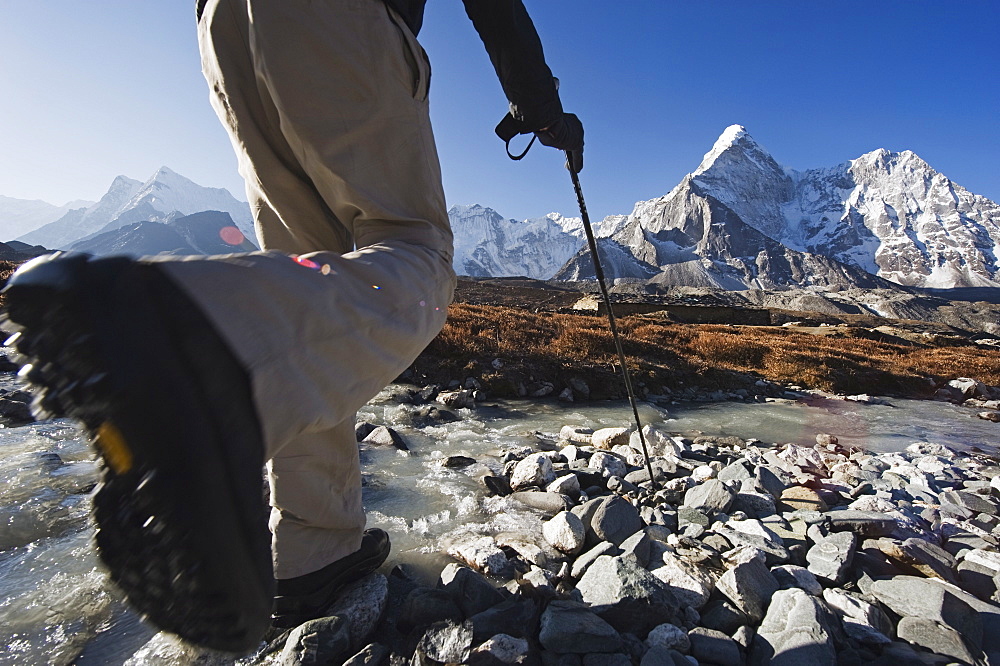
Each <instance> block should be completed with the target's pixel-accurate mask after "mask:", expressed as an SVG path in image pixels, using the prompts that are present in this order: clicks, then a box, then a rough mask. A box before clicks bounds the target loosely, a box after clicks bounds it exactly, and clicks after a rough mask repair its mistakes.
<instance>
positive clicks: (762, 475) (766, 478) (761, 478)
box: [754, 465, 788, 499]
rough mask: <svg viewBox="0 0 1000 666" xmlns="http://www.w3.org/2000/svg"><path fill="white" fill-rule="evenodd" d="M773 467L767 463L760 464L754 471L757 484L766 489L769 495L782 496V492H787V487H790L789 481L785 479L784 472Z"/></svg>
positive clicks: (775, 497) (776, 497)
mask: <svg viewBox="0 0 1000 666" xmlns="http://www.w3.org/2000/svg"><path fill="white" fill-rule="evenodd" d="M779 473H780V471H779V472H776V471H775V470H773V469H771V468H770V467H769V466H767V465H758V466H757V470H756V471H755V472H754V476H755V478H756V479H757V485H759V486H760V487H761V488H763V489H764V491H765V492H767V494H768V495H770V496H771V497H773V498H774V499H778V498H780V497H781V493H783V492H785V488H787V487H788V483H787V482H786V481H785V480H784V478H783V477H784V473H780V474H781V476H779Z"/></svg>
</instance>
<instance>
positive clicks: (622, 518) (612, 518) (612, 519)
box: [590, 454, 644, 546]
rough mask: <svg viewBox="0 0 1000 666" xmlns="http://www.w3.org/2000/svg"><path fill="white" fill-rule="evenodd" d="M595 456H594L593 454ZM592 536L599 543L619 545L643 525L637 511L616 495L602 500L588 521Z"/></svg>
mask: <svg viewBox="0 0 1000 666" xmlns="http://www.w3.org/2000/svg"><path fill="white" fill-rule="evenodd" d="M595 455H596V454H595ZM590 527H591V529H592V530H593V532H594V535H595V536H596V537H597V538H598V539H599V540H601V541H610V542H611V543H613V544H615V545H616V546H617V545H621V543H622V542H623V541H625V539H627V538H629V537H630V536H632V535H633V534H635V533H636V532H638V531H639V530H641V529H642V528H643V527H644V525H643V523H642V518H641V517H640V516H639V511H638V509H636V508H635V507H634V506H632V505H631V504H629V503H628V502H626V501H625V500H624V499H622V498H621V497H619V496H617V495H612V496H610V497H606V498H604V500H603V501H602V502H601V503H600V504H599V505H598V507H597V510H596V511H595V512H594V515H593V517H592V518H591V521H590Z"/></svg>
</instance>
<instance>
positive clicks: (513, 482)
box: [510, 453, 556, 490]
mask: <svg viewBox="0 0 1000 666" xmlns="http://www.w3.org/2000/svg"><path fill="white" fill-rule="evenodd" d="M555 478H556V474H555V472H554V471H553V470H552V459H551V458H549V457H548V456H547V455H545V454H544V453H533V454H531V455H530V456H527V457H526V458H524V459H523V460H521V461H520V462H518V463H517V465H516V466H515V467H514V471H513V472H511V475H510V486H511V488H513V489H514V490H519V489H521V488H527V487H528V486H538V487H539V488H544V487H545V486H546V484H549V483H552V482H553V481H555Z"/></svg>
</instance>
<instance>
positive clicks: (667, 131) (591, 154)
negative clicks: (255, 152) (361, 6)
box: [0, 0, 1000, 219]
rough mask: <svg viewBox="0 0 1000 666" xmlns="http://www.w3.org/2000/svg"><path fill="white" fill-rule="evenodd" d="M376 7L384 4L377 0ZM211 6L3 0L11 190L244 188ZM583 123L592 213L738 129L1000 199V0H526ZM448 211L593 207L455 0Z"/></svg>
mask: <svg viewBox="0 0 1000 666" xmlns="http://www.w3.org/2000/svg"><path fill="white" fill-rule="evenodd" d="M373 1H374V0H373ZM193 4H194V2H193V0H192V1H190V2H189V1H187V0H166V1H156V2H146V1H136V0H129V1H124V0H121V1H119V0H88V1H87V2H80V1H79V0H44V1H43V2H34V3H32V2H18V3H14V2H4V3H0V90H2V91H3V101H2V102H0V195H6V196H11V197H16V198H22V199H43V200H45V201H49V202H50V203H56V204H62V203H65V202H66V201H68V200H72V199H97V198H99V197H100V196H101V195H102V194H103V193H104V192H105V191H106V190H107V187H108V185H110V183H111V181H112V180H113V178H114V177H115V176H116V175H118V174H124V175H128V176H130V177H132V178H137V179H140V180H142V179H145V178H147V177H148V176H149V175H151V174H152V173H153V172H154V171H155V170H156V169H157V168H158V167H160V166H162V165H166V166H169V167H170V168H172V169H174V170H175V171H177V172H179V173H181V174H183V175H185V176H187V177H189V178H191V179H192V180H194V181H196V182H198V183H200V184H202V185H207V186H213V187H226V188H228V189H229V190H230V191H232V192H233V193H234V194H236V195H237V196H239V197H241V198H242V186H241V181H240V179H239V176H238V174H237V173H236V168H235V159H234V158H233V157H232V154H231V148H230V146H229V142H228V139H227V138H226V136H225V134H224V133H223V131H222V129H221V127H220V126H219V124H218V121H217V120H216V119H215V116H214V114H213V113H212V111H211V109H210V107H209V104H208V101H207V90H206V87H205V83H204V80H203V79H202V77H201V74H200V69H199V59H198V55H197V45H196V41H195V29H194V11H193ZM526 5H527V7H528V9H529V12H530V13H531V15H532V17H533V18H534V20H535V24H536V26H537V27H538V30H539V33H540V34H541V36H542V40H543V43H544V45H545V49H546V55H547V58H548V60H549V64H550V66H551V67H552V69H553V71H554V73H555V74H556V75H557V76H558V77H559V78H560V79H561V81H562V88H561V91H562V96H563V102H564V106H565V107H566V109H567V110H569V111H573V112H575V113H577V114H578V115H579V116H580V117H581V118H582V120H583V122H584V125H585V128H586V131H587V149H586V167H585V169H584V172H583V174H582V180H583V187H584V191H585V193H586V195H587V200H588V205H589V208H590V212H591V215H592V216H593V217H594V218H597V219H599V218H601V217H603V216H605V215H609V214H613V213H628V212H630V211H631V209H632V205H633V204H634V203H635V202H636V201H638V200H644V199H650V198H653V197H656V196H660V195H662V194H665V193H666V192H667V191H669V190H670V189H671V188H672V187H673V186H674V185H675V184H677V182H678V181H679V180H680V179H681V178H682V177H683V176H684V174H686V173H688V172H690V171H692V170H693V169H694V168H695V167H696V166H697V165H698V162H699V161H700V160H701V157H702V155H703V154H704V153H705V152H707V151H708V150H709V149H710V148H711V146H712V143H713V142H714V141H715V139H716V138H717V137H718V135H719V134H720V133H721V132H722V131H723V129H725V127H726V126H728V125H730V124H733V123H739V124H742V125H744V126H746V128H747V129H748V131H749V132H750V134H751V135H752V136H753V137H754V138H755V139H756V140H757V141H758V142H759V143H761V144H762V145H763V146H764V147H766V148H767V149H768V150H769V151H770V152H771V154H772V155H773V156H774V157H775V158H776V159H777V160H778V161H779V162H781V163H782V164H785V165H787V166H790V167H793V168H796V169H806V168H812V167H824V166H833V165H835V164H838V163H840V162H843V161H846V160H849V159H853V158H855V157H858V156H859V155H861V154H862V153H865V152H868V151H870V150H874V149H876V148H888V149H890V150H907V149H908V150H913V151H914V152H916V153H917V154H918V155H920V156H921V157H923V158H924V159H925V160H927V161H928V162H929V163H930V164H931V166H933V167H934V168H936V169H937V170H939V171H941V172H943V173H944V174H945V175H947V176H948V177H950V178H951V179H952V180H954V181H955V182H957V183H958V184H960V185H962V186H964V187H966V188H968V189H970V190H972V191H973V192H976V193H978V194H982V195H985V196H987V197H989V198H991V199H993V200H1000V168H997V156H998V153H1000V129H998V122H997V120H998V118H1000V47H998V46H997V35H998V34H1000V2H998V1H997V0H980V1H965V0H963V1H959V2H948V3H944V2H929V1H924V0H906V1H894V0H893V1H886V0H867V1H865V2H857V1H854V0H846V1H845V0H838V1H836V2H833V1H826V2H818V1H817V2H809V1H806V0H798V1H795V2H789V1H782V0H768V1H765V2H753V3H751V2H745V1H744V2H731V1H725V2H723V1H711V0H709V1H702V2H691V1H690V0H688V1H685V2H679V1H674V0H625V1H624V2H608V1H607V0H572V1H571V0H526ZM420 38H421V41H422V42H423V43H424V46H425V48H426V49H427V51H428V53H429V54H430V58H431V62H432V64H433V68H434V74H433V79H432V91H431V100H432V118H433V122H434V127H435V132H436V135H437V139H438V145H439V151H440V154H441V161H442V167H443V171H444V179H445V189H446V193H447V195H448V201H449V203H450V204H457V203H461V204H470V203H481V204H483V205H488V206H491V207H493V208H495V209H497V210H498V211H499V212H500V213H501V214H503V215H505V216H507V217H515V218H525V217H534V216H539V215H544V214H545V213H548V212H551V211H559V212H562V213H564V214H567V215H572V214H575V205H576V202H575V198H574V196H573V192H572V188H571V186H570V182H569V177H568V174H567V173H566V172H565V170H564V169H563V168H562V159H561V156H560V155H559V154H558V153H557V152H556V151H553V150H551V149H547V148H544V147H542V146H536V147H535V148H534V149H533V150H532V152H531V154H529V156H528V157H527V158H526V159H525V160H524V161H522V162H519V163H515V162H511V161H509V160H508V159H507V157H506V155H505V154H504V151H503V145H502V143H501V142H500V141H499V140H497V139H496V137H495V136H493V133H492V129H493V126H494V124H495V123H496V122H497V121H498V120H499V119H500V117H501V116H502V115H503V114H504V112H505V111H506V101H505V100H504V98H503V95H502V93H501V91H500V88H499V85H498V83H497V82H496V79H495V76H494V74H493V72H492V68H491V67H490V64H489V60H488V59H487V56H486V54H485V51H484V50H483V48H482V46H481V44H480V43H479V41H478V37H477V35H476V34H475V32H474V30H473V29H472V26H471V24H470V23H469V21H468V19H467V18H466V17H465V15H464V11H463V9H462V4H461V2H460V1H459V0H429V2H428V8H427V16H426V20H425V25H424V30H423V32H422V33H421V35H420Z"/></svg>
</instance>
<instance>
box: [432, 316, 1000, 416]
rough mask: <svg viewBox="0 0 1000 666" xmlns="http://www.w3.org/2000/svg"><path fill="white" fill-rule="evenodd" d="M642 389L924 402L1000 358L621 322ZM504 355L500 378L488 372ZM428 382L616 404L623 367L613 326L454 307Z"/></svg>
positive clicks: (981, 376)
mask: <svg viewBox="0 0 1000 666" xmlns="http://www.w3.org/2000/svg"><path fill="white" fill-rule="evenodd" d="M619 328H620V329H621V333H622V338H623V347H624V351H625V354H626V357H627V359H628V364H629V367H630V369H631V370H632V372H633V374H634V375H635V377H636V380H637V382H640V383H642V384H644V385H646V386H647V387H648V388H649V390H651V391H653V392H660V391H662V389H663V388H664V387H666V388H669V389H671V390H676V389H678V388H682V387H685V386H691V385H697V386H700V387H702V388H706V389H717V388H730V389H732V388H737V387H740V386H749V385H751V384H752V383H753V381H754V380H755V379H758V378H763V379H767V380H770V381H774V382H779V383H783V384H786V383H795V384H799V385H801V386H806V387H810V388H818V389H823V390H826V391H833V392H838V393H863V392H867V393H874V394H881V395H907V396H915V397H916V396H926V395H928V394H929V393H931V392H932V380H933V381H934V382H941V381H945V380H948V379H953V378H955V377H960V376H968V377H974V378H976V379H978V380H980V381H982V382H984V383H987V384H991V385H1000V351H997V350H984V349H980V348H977V347H974V346H971V345H970V346H966V347H961V346H956V347H924V346H917V345H912V344H907V343H903V342H893V341H880V340H873V339H868V338H867V337H860V336H859V335H854V334H852V331H851V329H847V330H845V331H844V332H842V333H841V332H838V333H837V334H835V335H823V336H819V335H810V334H807V333H802V332H796V331H790V330H788V329H785V328H781V327H757V326H719V325H690V324H672V323H662V322H659V321H651V320H650V319H648V318H642V317H624V318H622V319H620V320H619ZM496 358H499V359H500V360H501V362H502V363H503V367H502V368H501V370H500V371H496V370H494V369H493V368H492V366H491V365H490V364H491V362H492V360H493V359H496ZM414 367H415V370H416V371H417V373H418V374H420V375H423V378H424V379H425V380H428V381H447V379H452V378H454V379H464V377H465V376H469V375H474V376H478V377H482V378H484V379H486V380H487V382H489V383H491V384H493V386H491V388H492V389H493V390H494V394H497V395H505V394H513V393H512V391H513V390H514V389H515V388H516V386H517V384H518V383H523V382H530V381H533V380H548V381H552V382H553V383H556V384H559V383H564V382H565V381H566V380H567V379H568V378H569V377H572V376H577V377H581V378H583V379H585V380H587V381H588V382H589V383H590V384H591V388H592V390H593V392H594V394H595V397H619V396H620V395H621V391H622V389H621V382H620V380H619V379H618V376H617V372H618V361H617V355H616V353H615V348H614V344H613V341H612V338H611V334H610V332H609V330H608V323H607V321H606V320H605V319H603V318H600V317H595V316H588V315H572V314H556V313H547V312H541V313H530V312H527V311H525V310H520V309H516V308H510V307H502V306H489V305H466V304H455V305H453V306H452V307H451V310H450V314H449V321H448V323H447V324H446V325H445V328H444V330H443V331H442V332H441V334H440V335H439V336H438V337H437V339H435V340H434V341H433V342H432V343H431V344H430V346H429V347H428V348H427V350H426V351H425V352H424V354H423V355H422V356H421V358H420V359H418V361H417V363H416V364H415V366H414Z"/></svg>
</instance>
